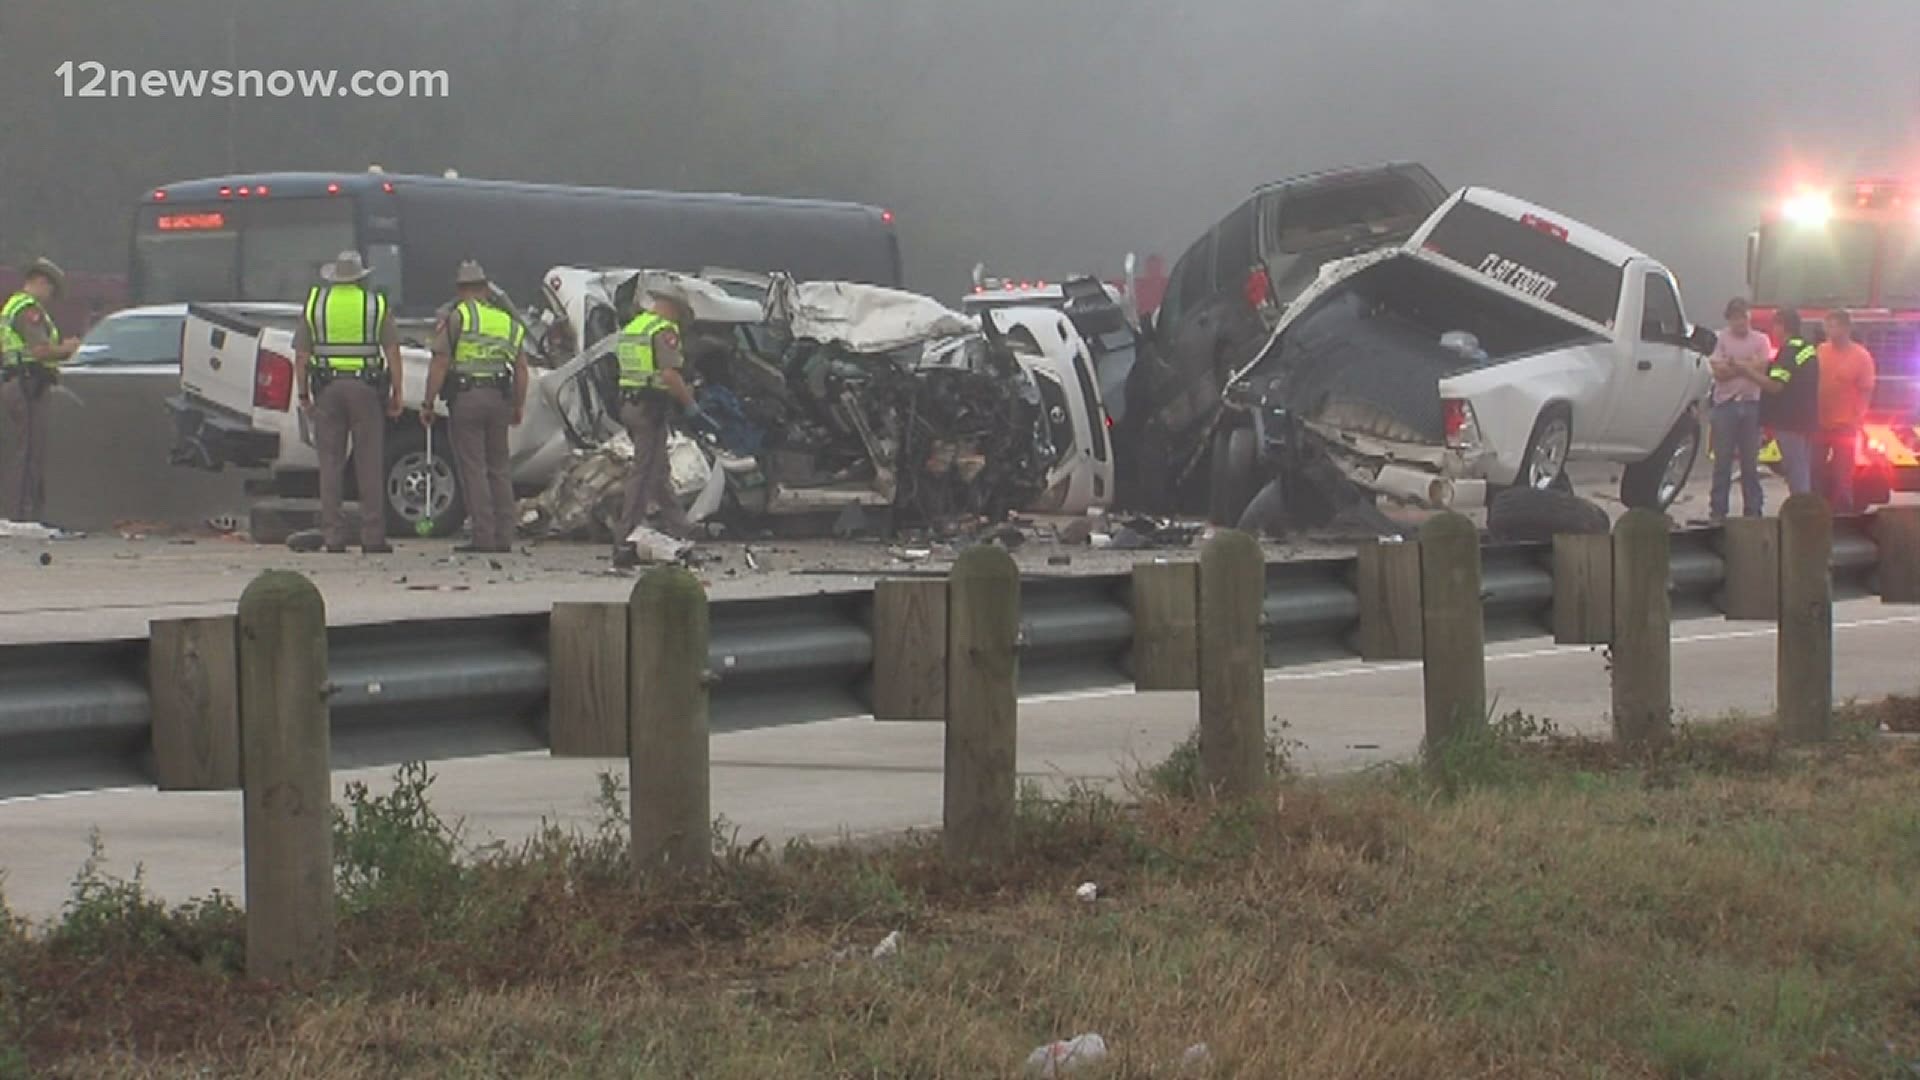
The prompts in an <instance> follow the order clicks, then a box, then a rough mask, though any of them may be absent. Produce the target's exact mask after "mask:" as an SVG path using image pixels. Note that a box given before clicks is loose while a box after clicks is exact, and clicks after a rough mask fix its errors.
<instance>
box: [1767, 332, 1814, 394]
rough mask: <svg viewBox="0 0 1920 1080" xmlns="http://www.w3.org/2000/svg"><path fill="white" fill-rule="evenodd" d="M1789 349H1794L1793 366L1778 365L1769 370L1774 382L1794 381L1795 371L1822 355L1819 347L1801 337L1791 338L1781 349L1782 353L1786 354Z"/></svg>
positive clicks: (1768, 373)
mask: <svg viewBox="0 0 1920 1080" xmlns="http://www.w3.org/2000/svg"><path fill="white" fill-rule="evenodd" d="M1788 350H1792V354H1793V366H1792V367H1790V368H1785V367H1777V368H1773V369H1771V370H1770V371H1768V372H1767V377H1768V378H1770V379H1772V380H1773V381H1774V382H1777V383H1790V382H1792V381H1793V376H1794V373H1795V372H1797V371H1799V370H1800V369H1801V368H1803V367H1806V366H1807V362H1808V361H1809V360H1812V359H1813V358H1814V357H1816V356H1818V355H1820V351H1819V350H1818V349H1816V348H1814V347H1813V346H1811V345H1809V344H1807V343H1806V341H1805V340H1803V339H1801V338H1792V339H1790V340H1789V341H1788V342H1787V343H1786V345H1785V347H1783V348H1782V349H1781V350H1780V353H1781V355H1782V356H1784V355H1786V354H1787V352H1788Z"/></svg>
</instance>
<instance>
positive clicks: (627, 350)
mask: <svg viewBox="0 0 1920 1080" xmlns="http://www.w3.org/2000/svg"><path fill="white" fill-rule="evenodd" d="M662 330H671V331H673V332H674V333H676V334H678V333H679V332H680V326H679V324H678V323H675V322H674V321H673V320H672V319H669V318H666V317H665V316H662V315H657V314H655V313H653V312H651V311H643V312H641V313H640V314H638V315H635V316H634V317H633V321H632V322H630V323H628V324H627V325H626V327H625V328H624V329H622V330H621V331H620V344H619V350H618V351H619V355H620V388H621V389H622V390H656V389H659V387H660V371H659V367H658V366H657V365H656V364H655V363H654V359H653V337H654V335H655V334H658V333H660V332H661V331H662Z"/></svg>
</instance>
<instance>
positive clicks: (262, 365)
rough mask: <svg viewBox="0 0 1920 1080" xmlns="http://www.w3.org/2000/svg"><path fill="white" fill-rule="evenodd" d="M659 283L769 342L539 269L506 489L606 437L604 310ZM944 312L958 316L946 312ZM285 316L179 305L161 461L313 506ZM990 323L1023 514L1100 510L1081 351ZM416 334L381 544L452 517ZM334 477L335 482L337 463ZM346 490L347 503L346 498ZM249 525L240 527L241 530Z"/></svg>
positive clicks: (641, 283)
mask: <svg viewBox="0 0 1920 1080" xmlns="http://www.w3.org/2000/svg"><path fill="white" fill-rule="evenodd" d="M719 276H720V275H716V277H719ZM659 280H672V281H674V282H675V283H677V284H679V285H680V286H681V287H682V288H683V289H685V291H686V292H687V293H688V295H689V296H690V297H691V299H692V301H693V304H694V316H695V324H696V328H699V327H705V328H706V329H707V330H709V331H712V332H718V333H720V334H721V336H722V338H723V339H724V338H725V336H726V335H728V334H734V335H743V336H741V337H739V338H738V339H737V340H738V342H739V345H740V347H742V348H744V349H747V350H748V351H753V350H754V348H755V347H756V345H757V344H759V343H760V339H761V338H762V337H764V335H765V334H766V333H768V332H769V329H770V328H769V325H768V316H767V314H766V312H765V310H764V306H763V303H762V302H761V300H759V299H748V298H746V297H745V296H743V295H741V294H742V292H743V291H751V289H750V288H749V287H748V286H745V285H742V283H741V282H736V281H733V280H731V279H726V280H708V279H706V278H704V277H698V276H692V275H682V274H675V273H671V272H666V271H638V270H605V269H579V268H571V267H557V268H555V269H553V270H552V271H550V272H549V273H548V275H547V277H546V279H545V281H544V282H543V292H544V294H545V295H544V296H543V297H542V304H541V306H540V307H538V308H536V309H534V311H533V312H532V313H531V314H529V315H528V316H527V320H526V321H527V323H528V325H529V327H530V331H531V333H530V336H529V340H530V341H532V342H533V343H534V346H533V347H534V349H535V350H536V351H537V352H538V354H539V356H538V359H537V360H536V369H535V371H534V377H533V382H532V385H531V386H530V387H529V390H528V395H527V409H526V414H525V418H524V419H523V421H522V423H521V424H520V425H519V426H518V427H516V428H514V429H513V431H512V434H511V436H510V441H509V452H510V454H511V458H512V465H513V479H514V487H515V489H516V490H517V491H518V492H520V493H521V494H532V493H535V492H538V491H540V490H541V489H543V488H545V487H546V486H547V485H548V484H549V483H550V482H551V481H552V480H553V479H554V478H555V477H556V476H557V475H558V474H559V473H560V472H561V470H562V469H563V468H564V467H565V466H566V465H567V463H568V461H569V460H570V459H571V458H572V456H573V455H574V453H575V451H578V450H582V449H585V448H588V447H591V446H595V445H598V444H599V443H601V442H602V441H603V440H605V439H607V438H609V437H611V436H612V435H613V434H614V433H615V432H616V431H617V425H616V424H615V423H614V420H613V418H612V416H611V411H612V410H610V409H609V408H608V403H607V397H606V395H607V390H606V388H605V386H604V380H603V379H601V378H600V376H601V375H603V374H604V367H605V364H604V363H602V361H603V360H605V359H606V358H607V357H608V356H610V355H611V351H612V349H611V337H612V335H614V334H615V333H616V332H617V330H618V327H619V318H618V316H617V314H616V312H617V311H618V310H623V309H625V310H630V309H631V307H632V305H633V304H634V302H635V300H636V296H637V294H638V293H639V292H640V291H641V290H642V289H643V288H645V287H648V286H651V285H653V284H655V283H656V281H659ZM848 288H849V289H851V290H854V294H855V295H857V296H858V297H859V298H860V299H861V301H862V303H863V304H864V303H870V302H871V300H872V298H873V297H875V296H879V295H881V294H886V295H887V296H891V297H895V298H896V300H895V301H894V302H895V303H898V302H901V301H911V300H915V299H917V298H913V297H910V296H908V295H907V294H896V293H892V292H891V291H890V290H871V289H868V290H866V291H860V290H861V289H862V288H863V287H859V286H852V287H848ZM924 303H926V304H930V305H931V304H933V302H932V301H924ZM935 306H936V307H937V305H935ZM878 310H879V314H880V315H882V316H884V315H886V314H887V313H888V312H889V311H891V310H893V309H892V308H890V307H889V306H888V305H885V304H882V305H880V308H879V309H878ZM940 310H941V311H943V312H944V311H945V309H944V308H942V309H940ZM849 311H850V312H851V313H852V315H850V316H849V317H852V316H853V315H858V316H860V317H863V318H872V317H874V315H875V313H874V312H873V311H868V310H866V309H865V308H850V309H849ZM947 314H950V315H951V316H952V318H953V319H955V320H961V319H962V316H960V315H959V314H957V313H947ZM297 318H298V313H297V309H295V308H293V307H291V306H289V307H287V308H285V309H284V310H270V311H269V310H261V309H251V310H245V311H243V310H240V309H237V308H230V307H223V306H221V305H192V306H191V307H190V308H189V310H188V312H187V316H186V322H185V326H184V328H183V330H182V349H181V363H180V394H179V396H177V397H175V398H172V399H171V400H169V402H168V406H169V408H170V409H171V410H172V412H173V414H174V420H175V446H174V451H173V458H174V460H175V462H176V463H177V464H182V465H189V466H195V467H198V468H203V469H221V468H224V467H226V466H229V465H231V466H235V467H238V468H243V469H260V470H265V471H266V472H267V474H268V477H269V479H268V480H267V481H266V482H265V483H263V484H256V485H252V489H253V490H254V491H255V492H256V494H260V493H264V494H267V495H269V496H270V497H271V496H278V497H281V498H300V499H311V498H312V497H314V495H315V494H316V493H317V486H318V485H317V479H316V477H317V470H318V467H319V462H318V457H317V455H316V453H315V451H314V446H313V437H312V432H311V430H310V426H309V424H308V422H307V419H306V417H305V416H304V415H303V414H302V413H301V412H300V410H299V409H298V408H296V407H295V406H294V401H293V396H294V395H293V329H294V326H295V325H296V323H295V320H296V319H297ZM964 321H965V322H967V323H969V324H970V323H971V320H964ZM995 321H996V326H997V328H998V330H999V332H1000V334H1001V335H1004V336H1005V337H1007V338H1008V339H1010V346H1011V348H1012V351H1013V356H1014V358H1015V359H1016V360H1017V362H1018V364H1019V367H1020V370H1022V371H1024V372H1025V375H1026V377H1028V378H1029V379H1030V380H1031V385H1032V387H1033V392H1034V394H1035V395H1036V399H1037V402H1038V405H1039V406H1042V407H1043V408H1042V415H1043V417H1044V421H1043V422H1044V424H1045V426H1046V434H1047V442H1048V443H1049V448H1050V452H1051V453H1052V454H1053V455H1054V457H1053V458H1052V459H1051V460H1050V461H1049V462H1047V463H1044V465H1045V467H1044V469H1043V474H1042V475H1040V476H1038V477H1036V478H1035V481H1034V486H1036V487H1037V488H1038V493H1037V496H1036V498H1035V500H1034V505H1035V507H1036V508H1046V509H1054V510H1061V511H1063V512H1068V513H1078V512H1081V511H1084V510H1085V509H1086V508H1087V507H1089V506H1091V505H1098V504H1104V503H1105V502H1106V501H1108V500H1109V499H1110V498H1111V496H1112V491H1113V464H1112V462H1111V460H1110V456H1111V455H1110V454H1109V453H1108V452H1107V451H1108V444H1107V441H1106V430H1105V425H1104V423H1103V421H1102V419H1100V418H1101V417H1102V415H1103V412H1102V406H1101V402H1100V398H1099V391H1098V387H1097V385H1096V384H1095V382H1094V381H1093V377H1092V376H1093V373H1092V367H1091V364H1092V360H1091V357H1090V355H1089V353H1088V350H1087V346H1086V343H1085V342H1084V341H1083V340H1081V339H1080V337H1079V336H1078V334H1077V333H1075V331H1074V328H1073V326H1072V324H1071V323H1070V322H1068V320H1067V319H1066V318H1065V317H1064V316H1062V315H1061V314H1060V313H1058V312H1055V311H1050V310H1047V309H1044V308H1026V309H1017V310H1009V311H1005V312H999V313H997V317H996V320H995ZM431 329H432V327H431V326H430V325H429V324H403V325H402V326H401V328H400V331H401V333H400V336H401V339H402V349H401V353H402V368H403V378H404V380H405V385H404V387H403V388H402V396H403V400H404V401H405V402H407V404H408V405H409V411H408V413H407V414H405V415H403V416H402V417H401V418H400V419H399V420H398V421H396V422H394V423H393V424H392V425H391V426H390V427H389V429H388V434H387V439H386V446H385V457H386V463H385V464H386V468H385V471H384V476H385V480H386V485H385V486H386V490H385V492H384V493H383V494H384V495H385V499H384V500H383V505H384V508H385V512H386V514H387V517H388V524H389V528H390V531H392V532H393V533H394V534H395V535H412V534H413V532H414V527H415V524H416V523H417V522H418V521H420V520H421V519H422V517H423V515H426V514H428V513H431V514H432V516H433V521H434V523H435V530H436V535H443V536H444V535H449V534H451V533H452V532H453V531H455V530H456V529H458V528H459V526H460V524H461V523H462V521H463V520H464V518H465V507H464V503H463V500H462V498H461V494H460V488H459V481H458V477H457V476H456V475H455V473H454V470H453V467H452V458H451V454H450V450H451V447H450V446H449V445H448V442H447V440H446V439H445V438H444V436H445V427H444V424H443V425H442V426H440V427H438V428H436V435H435V438H434V446H433V451H434V452H433V454H432V455H431V456H429V454H428V452H427V450H428V448H427V440H426V434H425V432H424V430H423V429H422V427H421V425H420V422H419V417H418V414H417V413H416V412H414V411H412V407H414V406H416V405H417V403H418V402H419V401H420V399H421V398H422V397H423V396H424V394H425V388H426V374H427V367H428V362H429V359H430V358H429V355H428V353H427V351H426V349H425V348H424V347H423V346H424V343H425V342H426V340H427V338H428V336H429V334H430V331H431ZM773 329H774V331H775V332H778V328H773ZM555 330H559V331H562V332H559V333H554V332H553V331H555ZM575 343H579V345H580V347H576V344H575ZM1008 422H1009V423H1010V422H1011V419H1010V418H1009V420H1008ZM346 479H347V483H348V484H349V486H351V484H352V470H351V469H349V470H348V474H347V478H346ZM262 489H264V492H262ZM349 495H350V497H357V496H353V493H352V492H351V491H350V492H349ZM429 495H430V496H431V505H429ZM798 502H799V503H801V504H805V503H806V500H804V499H801V500H798ZM259 506H260V504H259V503H256V513H255V515H254V516H255V519H256V524H257V525H258V524H260V523H261V521H262V514H260V513H259V512H257V511H258V508H259ZM260 531H261V530H259V529H256V534H257V535H258V533H259V532H260Z"/></svg>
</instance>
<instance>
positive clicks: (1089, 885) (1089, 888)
mask: <svg viewBox="0 0 1920 1080" xmlns="http://www.w3.org/2000/svg"><path fill="white" fill-rule="evenodd" d="M1073 895H1074V898H1075V899H1076V900H1079V901H1080V902H1081V903H1083V904H1091V903H1093V902H1094V901H1095V900H1098V899H1100V886H1098V885H1095V884H1094V883H1093V882H1091V881H1088V882H1083V883H1082V884H1081V886H1080V887H1079V888H1077V889H1075V890H1073Z"/></svg>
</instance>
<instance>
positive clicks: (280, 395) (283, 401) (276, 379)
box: [253, 349, 293, 412]
mask: <svg viewBox="0 0 1920 1080" xmlns="http://www.w3.org/2000/svg"><path fill="white" fill-rule="evenodd" d="M292 405H293V361H292V360H291V359H289V358H288V357H286V356H283V355H281V354H280V353H277V352H274V351H273V350H272V349H261V350H260V355H259V356H258V357H256V358H255V359H254V362H253V407H254V408H256V409H272V410H274V411H275V412H286V411H287V409H288V408H290V407H291V406H292Z"/></svg>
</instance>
